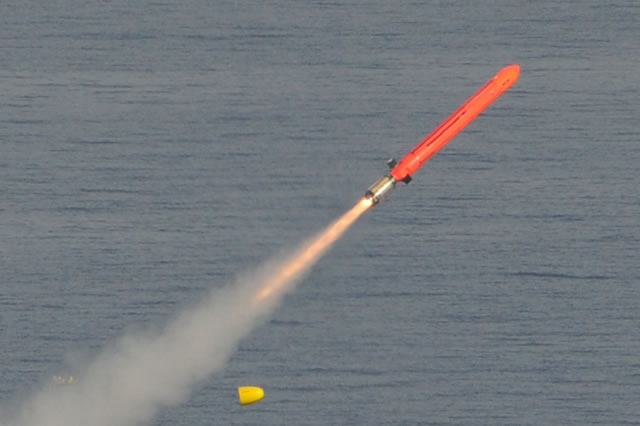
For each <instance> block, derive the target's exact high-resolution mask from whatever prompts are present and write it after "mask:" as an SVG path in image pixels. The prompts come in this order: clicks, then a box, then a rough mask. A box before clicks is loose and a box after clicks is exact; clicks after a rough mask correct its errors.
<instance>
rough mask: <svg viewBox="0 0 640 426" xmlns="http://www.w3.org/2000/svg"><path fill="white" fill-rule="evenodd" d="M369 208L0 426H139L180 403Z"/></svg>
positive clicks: (1, 416)
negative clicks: (165, 409) (162, 408)
mask: <svg viewBox="0 0 640 426" xmlns="http://www.w3.org/2000/svg"><path fill="white" fill-rule="evenodd" d="M370 206H371V200H368V199H362V200H361V201H359V202H358V203H357V204H356V205H355V206H354V207H353V208H352V209H351V210H349V211H348V212H347V213H345V214H344V215H343V216H342V217H340V218H339V219H338V220H336V221H335V222H334V223H332V224H331V225H329V226H328V227H327V228H326V229H325V230H324V231H322V232H321V233H319V234H318V235H317V236H316V237H314V238H313V239H311V240H310V241H309V242H308V243H306V244H304V245H302V247H301V248H300V249H298V250H296V251H295V252H294V254H292V255H290V256H288V257H286V258H285V260H284V261H282V260H281V258H275V259H272V260H270V261H268V262H266V263H265V264H264V265H262V266H261V267H259V268H257V270H255V271H253V272H251V273H248V274H244V275H243V276H241V277H239V279H238V282H236V283H235V284H233V285H230V286H226V287H224V288H216V289H213V290H212V291H211V293H210V295H209V296H208V297H204V298H203V300H202V301H201V302H200V303H199V304H198V305H196V306H191V307H189V308H188V309H184V310H183V311H182V312H179V313H178V314H177V315H176V317H175V318H174V319H173V320H171V321H169V322H168V323H167V324H166V325H165V326H164V327H163V328H162V329H159V330H146V331H143V332H139V333H135V334H131V333H129V334H128V335H125V336H123V337H121V338H120V339H118V340H117V341H116V342H114V343H112V344H111V345H108V346H107V347H106V348H104V349H103V350H102V351H101V352H100V353H99V354H97V356H96V357H95V359H93V360H90V361H89V363H88V365H84V366H83V365H76V366H71V367H73V370H74V376H76V377H77V379H76V380H74V383H73V384H69V385H65V386H55V385H52V384H51V385H48V386H45V387H43V388H42V389H40V390H39V391H37V392H35V393H34V394H33V395H31V396H30V397H29V398H27V399H26V400H24V401H21V402H19V403H17V404H13V407H8V406H7V407H3V406H0V426H87V425H91V426H113V425H118V426H136V425H143V424H147V423H148V422H149V421H151V420H152V419H153V417H154V416H155V415H156V413H157V411H158V409H160V408H161V407H166V406H174V405H178V404H180V403H182V402H184V401H185V400H186V399H187V398H188V397H189V395H190V393H191V392H192V390H193V388H194V387H195V386H197V385H198V383H200V382H201V381H202V380H204V379H206V378H207V377H208V376H209V375H210V374H212V373H214V372H216V371H220V370H221V369H223V368H224V366H225V364H226V363H227V361H228V359H229V357H230V356H231V354H232V353H233V352H234V350H235V349H236V348H237V346H238V343H239V342H240V340H241V339H243V338H244V337H246V336H247V335H249V334H250V333H251V331H252V330H253V329H254V328H255V327H256V326H258V325H259V324H261V323H262V322H263V321H264V319H265V318H266V317H267V315H268V314H270V313H271V312H272V311H273V310H274V308H275V306H276V305H277V302H278V301H279V300H281V298H282V296H283V295H284V294H285V293H286V292H287V291H290V290H292V289H293V287H294V285H295V283H296V282H297V281H299V279H300V278H301V277H302V276H303V274H304V272H306V271H308V270H309V268H310V267H311V266H312V265H313V264H314V262H316V261H317V260H318V259H319V258H320V256H322V255H323V254H324V253H326V251H327V250H328V248H329V247H330V246H331V244H333V243H334V242H335V241H336V240H337V239H338V238H339V237H340V236H341V235H342V234H343V233H344V232H345V231H346V230H347V228H348V227H349V226H350V225H352V224H353V223H354V222H355V221H356V219H358V217H360V215H361V214H362V213H364V212H365V211H366V210H367V209H368V208H369V207H370ZM248 308H249V309H248ZM10 408H11V409H10Z"/></svg>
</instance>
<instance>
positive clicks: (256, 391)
mask: <svg viewBox="0 0 640 426" xmlns="http://www.w3.org/2000/svg"><path fill="white" fill-rule="evenodd" d="M238 398H240V404H242V405H249V404H253V403H254V402H258V401H260V400H261V399H262V398H264V389H262V388H260V387H258V386H240V387H238Z"/></svg>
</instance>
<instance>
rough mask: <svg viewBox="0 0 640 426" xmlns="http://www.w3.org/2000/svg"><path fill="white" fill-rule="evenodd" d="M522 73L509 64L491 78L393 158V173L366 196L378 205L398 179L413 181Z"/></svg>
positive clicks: (378, 182)
mask: <svg viewBox="0 0 640 426" xmlns="http://www.w3.org/2000/svg"><path fill="white" fill-rule="evenodd" d="M519 75H520V65H508V66H506V67H504V68H503V69H501V70H500V71H499V72H498V74H496V76H495V77H493V78H492V79H490V80H489V81H487V82H486V83H485V85H484V86H482V87H481V88H480V90H478V91H477V92H476V93H474V94H473V96H471V97H470V98H469V99H467V101H466V102H465V103H463V104H462V105H461V106H460V107H459V108H458V109H457V110H455V111H454V112H453V113H452V114H451V115H450V116H449V117H447V119H446V120H445V121H443V122H442V124H440V125H439V126H438V127H436V128H435V129H434V130H433V131H432V132H431V133H429V134H428V135H427V137H425V138H424V139H423V140H422V141H420V143H418V145H416V146H415V147H414V148H413V149H412V150H411V151H409V153H407V155H405V156H404V158H402V160H400V162H399V163H397V162H396V161H395V160H389V161H388V162H387V165H388V166H389V168H390V169H391V172H390V173H389V174H388V175H385V176H382V177H381V178H380V179H378V180H377V181H376V182H375V183H374V184H373V185H371V186H370V187H369V189H368V190H367V192H366V193H365V198H367V199H369V200H371V203H372V204H374V205H375V204H378V203H379V202H380V201H381V200H382V199H383V198H385V197H386V196H387V195H389V194H390V193H391V191H393V189H394V188H395V186H396V183H397V182H399V181H402V182H404V183H409V182H410V181H411V175H412V174H413V173H414V172H415V171H416V170H418V169H419V168H420V167H422V165H423V164H424V163H425V162H426V161H427V160H428V159H429V158H430V157H431V156H432V155H433V154H435V153H436V152H438V150H440V148H442V147H443V146H444V145H445V144H446V143H447V142H449V141H450V140H451V139H453V137H454V136H456V135H457V134H458V133H459V132H460V131H461V130H462V129H464V128H465V127H466V126H467V124H469V123H470V122H471V121H473V119H474V118H476V117H477V116H478V115H479V114H480V113H481V112H482V111H484V110H485V109H486V108H487V107H488V106H489V105H491V103H492V102H493V101H495V100H496V99H497V98H498V97H499V96H500V95H502V94H503V93H504V92H506V91H507V90H508V89H509V88H510V87H511V86H512V85H513V83H515V82H516V80H517V79H518V76H519Z"/></svg>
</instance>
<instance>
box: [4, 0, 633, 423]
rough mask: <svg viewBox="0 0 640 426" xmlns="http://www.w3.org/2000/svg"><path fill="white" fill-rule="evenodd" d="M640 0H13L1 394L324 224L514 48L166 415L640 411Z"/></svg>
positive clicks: (579, 415) (24, 393)
mask: <svg viewBox="0 0 640 426" xmlns="http://www.w3.org/2000/svg"><path fill="white" fill-rule="evenodd" d="M396 3H397V4H396ZM638 22H640V5H638V4H637V2H636V1H630V0H627V1H625V0H614V1H609V2H602V1H595V0H588V1H581V2H579V3H575V4H573V3H571V2H565V1H559V0H553V1H551V0H549V1H538V2H533V1H529V2H525V1H522V2H510V1H506V0H502V1H499V0H494V1H486V2H473V1H461V0H460V1H449V2H440V1H426V2H416V1H413V2H399V3H398V2H388V1H382V0H377V1H349V2H334V1H304V2H297V1H286V0H272V1H216V2H207V1H202V0H194V1H187V2H178V1H175V0H171V1H169V0H158V1H152V0H144V1H137V2H128V1H120V0H118V1H113V2H97V1H74V0H57V1H51V2H37V1H22V2H18V1H8V2H3V3H2V4H0V53H1V54H0V93H1V96H0V377H1V380H0V407H4V409H5V410H6V409H7V408H6V407H9V406H12V405H15V404H18V402H19V401H22V400H25V399H28V398H29V396H28V395H29V394H30V393H31V392H32V391H33V390H34V389H37V388H38V387H39V386H41V383H42V381H43V380H46V379H47V378H48V377H50V376H51V375H52V374H57V373H58V372H61V371H66V370H65V369H68V368H69V366H70V365H71V366H72V365H74V363H75V362H76V361H77V360H78V359H85V358H91V357H92V356H94V355H95V354H96V353H99V352H100V350H101V348H102V347H104V346H105V345H107V344H109V342H113V341H114V340H115V339H117V338H118V337H119V336H122V335H124V334H126V333H128V331H129V330H131V329H139V328H144V327H153V326H155V325H156V324H162V323H164V322H166V321H167V320H168V318H170V317H171V316H172V315H174V314H175V312H176V311H179V310H180V309H183V307H184V306H188V305H189V304H190V303H193V302H194V301H195V300H197V299H199V298H201V297H202V295H203V294H206V292H207V291H208V290H209V289H211V288H216V287H222V286H224V285H226V284H227V283H229V282H232V281H233V279H234V277H235V276H236V275H237V274H238V273H242V272H244V271H247V270H251V269H253V268H255V267H256V266H257V265H259V264H261V263H262V262H263V261H265V260H266V259H269V258H270V257H271V256H272V255H273V253H274V252H277V251H279V250H282V249H283V248H286V247H292V246H294V245H295V244H297V243H298V242H299V241H301V240H304V239H305V238H307V237H308V236H310V235H312V234H313V233H314V232H316V231H317V230H318V229H320V228H322V227H323V226H324V225H325V224H328V223H329V222H331V221H332V220H333V219H334V218H336V217H337V216H339V215H340V214H342V213H343V212H344V211H345V210H346V209H348V208H350V207H351V206H352V205H353V203H354V202H355V201H357V199H358V198H359V197H360V196H361V195H362V193H363V192H364V190H365V189H366V188H367V187H368V185H369V184H371V183H372V182H373V181H374V180H375V179H377V178H378V177H379V176H380V175H381V174H383V173H385V166H384V162H385V160H386V159H387V158H389V157H391V156H394V157H396V158H399V157H401V156H402V155H403V154H404V153H405V152H406V151H408V150H409V149H410V148H411V147H413V145H414V144H415V143H416V142H417V141H419V140H420V139H421V138H422V137H423V136H424V135H425V134H427V133H428V132H429V131H430V130H431V129H432V128H433V127H435V126H436V125H438V124H439V123H440V121H441V120H443V119H444V118H445V117H446V116H447V115H448V114H449V113H450V112H451V111H453V110H454V109H455V108H456V107H457V106H458V105H459V104H460V103H462V102H463V101H464V100H465V99H466V98H467V97H468V96H469V95H471V94H472V93H473V92H474V91H475V90H477V89H478V88H479V87H480V86H481V85H482V84H483V83H484V82H485V81H486V80H487V79H489V78H490V77H492V76H493V75H494V74H495V73H496V72H497V71H498V70H499V69H500V68H501V67H502V66H504V65H505V64H509V63H519V64H521V66H522V72H521V76H520V80H519V81H518V82H517V83H516V84H515V85H514V86H513V87H512V88H511V90H510V91H509V92H507V93H506V94H505V95H504V96H503V97H501V98H500V99H499V100H498V101H497V102H496V103H495V104H494V105H493V106H491V107H490V108H489V109H488V110H487V111H486V112H485V113H484V114H483V115H481V116H480V117H479V118H478V119H477V120H476V121H474V122H473V123H472V124H471V125H470V126H469V127H468V128H467V129H466V130H465V131H464V132H463V133H461V134H460V135H459V136H458V137H457V138H456V139H454V140H453V141H452V142H451V143H450V144H449V145H447V146H446V147H445V148H444V149H443V150H442V151H441V152H440V153H438V154H437V155H436V156H434V157H433V158H432V159H431V160H430V161H429V162H428V163H427V165H426V166H425V167H424V168H423V169H421V170H420V171H418V172H417V173H416V174H415V175H414V180H413V182H411V184H410V185H408V186H406V187H405V186H404V185H400V186H399V188H398V189H397V190H396V192H395V193H394V194H393V195H392V196H391V197H390V198H389V200H388V201H386V202H385V203H383V204H381V205H380V206H378V207H376V208H375V209H373V210H371V211H369V212H367V213H366V214H365V215H364V217H362V218H361V219H360V220H359V221H358V222H357V223H356V224H355V225H354V226H353V228H352V229H350V230H349V231H348V233H347V234H346V236H345V237H344V238H342V239H341V240H340V241H339V242H338V243H337V244H336V246H335V247H334V248H333V250H331V251H330V252H329V253H328V254H327V255H326V256H325V257H324V258H323V259H322V260H321V261H320V262H319V263H318V264H317V265H316V266H315V267H314V269H313V270H312V271H311V273H310V274H309V275H308V276H307V277H306V278H305V279H304V280H303V281H302V283H301V284H300V285H299V287H298V288H297V290H296V291H295V292H293V293H291V294H290V295H288V296H287V297H286V298H285V300H284V303H283V304H282V306H281V307H280V308H279V309H278V310H276V311H275V312H274V313H273V314H272V315H271V317H270V318H269V320H268V321H267V322H266V323H265V324H264V325H261V326H259V327H258V328H256V329H255V330H254V331H253V333H251V334H250V336H249V337H247V338H245V339H243V340H242V341H241V342H240V345H239V347H238V348H237V350H236V351H235V352H234V353H233V355H232V356H231V358H230V359H229V362H228V363H227V364H226V366H225V368H224V369H222V370H220V371H218V372H217V373H215V374H213V375H205V376H204V377H202V378H201V381H200V382H199V384H198V386H196V387H194V388H193V389H192V391H191V393H190V395H189V397H188V399H187V400H186V401H181V402H180V403H177V404H171V405H168V406H163V407H161V408H160V410H159V412H158V413H157V414H156V415H155V416H153V419H152V420H151V421H150V422H149V424H151V425H157V426H159V425H204V424H207V425H209V424H247V425H258V424H260V425H264V424H267V425H285V424H286V425H324V424H385V425H394V424H395V425H427V424H431V425H441V424H460V425H481V424H487V425H506V424H523V425H538V424H546V425H547V424H548V425H550V424H555V425H560V424H562V425H572V424H575V425H613V424H640V404H638V401H640V357H639V355H638V354H640V287H639V286H638V284H639V282H640V262H639V261H638V254H637V253H638V252H640V231H639V229H640V219H639V218H640V185H639V174H638V166H637V163H638V161H639V160H640V124H639V122H638V115H639V113H640V100H639V99H640V77H639V76H638V69H640V26H639V25H638V24H637V23H638ZM176 368H179V366H176ZM244 384H255V385H259V386H262V387H264V388H265V392H266V397H265V400H264V401H263V402H261V403H259V404H257V405H254V406H250V407H240V406H239V405H238V403H237V401H236V396H235V389H236V387H237V386H239V385H244ZM0 419H2V417H0ZM3 426H4V425H3Z"/></svg>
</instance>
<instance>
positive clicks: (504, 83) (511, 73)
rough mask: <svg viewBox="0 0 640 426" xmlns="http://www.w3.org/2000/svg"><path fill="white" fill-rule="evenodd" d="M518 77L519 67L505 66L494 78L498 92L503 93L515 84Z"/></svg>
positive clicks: (516, 65)
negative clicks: (498, 88)
mask: <svg viewBox="0 0 640 426" xmlns="http://www.w3.org/2000/svg"><path fill="white" fill-rule="evenodd" d="M518 76H520V65H518V64H513V65H507V66H506V67H504V68H502V69H501V70H500V71H499V72H498V74H497V75H496V76H495V81H496V83H498V87H500V90H501V91H503V92H504V91H506V90H507V89H509V87H511V86H512V85H513V83H515V82H516V80H517V79H518Z"/></svg>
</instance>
